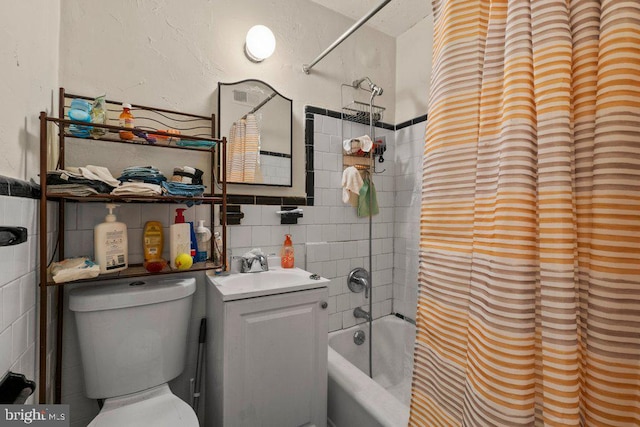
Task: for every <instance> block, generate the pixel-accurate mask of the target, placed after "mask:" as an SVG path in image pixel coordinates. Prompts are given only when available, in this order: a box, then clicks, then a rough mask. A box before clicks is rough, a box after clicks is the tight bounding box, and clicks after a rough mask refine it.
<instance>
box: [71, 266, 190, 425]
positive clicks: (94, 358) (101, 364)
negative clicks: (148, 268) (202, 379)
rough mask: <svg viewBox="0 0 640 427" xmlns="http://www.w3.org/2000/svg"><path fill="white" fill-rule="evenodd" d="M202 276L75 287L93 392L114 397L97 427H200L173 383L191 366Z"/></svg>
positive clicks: (108, 398) (85, 367)
mask: <svg viewBox="0 0 640 427" xmlns="http://www.w3.org/2000/svg"><path fill="white" fill-rule="evenodd" d="M195 289H196V281H195V279H194V278H192V277H189V278H180V279H162V278H152V279H149V278H146V277H145V278H142V279H141V280H135V279H130V280H128V281H118V282H113V283H108V284H91V285H89V286H83V287H78V288H76V289H73V290H72V291H71V292H69V309H70V310H71V311H73V312H74V313H75V321H76V327H77V330H78V339H79V342H80V354H81V356H82V366H83V370H84V379H85V386H86V395H87V397H89V398H92V399H106V400H105V402H104V406H103V407H102V410H101V411H100V413H99V414H98V415H97V416H96V417H95V418H94V419H93V420H92V421H91V423H90V424H89V426H90V427H98V426H100V427H125V426H140V427H145V426H154V427H158V426H167V427H169V426H170V427H176V426H181V427H192V426H193V427H197V426H198V418H197V417H196V414H195V412H194V411H193V409H192V408H191V407H190V406H189V405H187V404H186V403H185V402H184V401H183V400H181V399H180V398H178V397H177V396H175V395H174V394H173V393H171V390H170V389H169V386H168V385H167V382H168V381H170V380H172V379H173V378H175V377H177V376H178V375H180V373H181V372H182V369H183V367H184V365H185V355H186V348H187V331H188V326H189V320H190V317H191V303H192V299H193V293H194V292H195Z"/></svg>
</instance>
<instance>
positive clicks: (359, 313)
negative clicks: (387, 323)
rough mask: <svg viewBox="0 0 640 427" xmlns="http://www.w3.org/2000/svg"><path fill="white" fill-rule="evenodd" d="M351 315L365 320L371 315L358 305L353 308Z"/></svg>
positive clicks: (368, 319)
mask: <svg viewBox="0 0 640 427" xmlns="http://www.w3.org/2000/svg"><path fill="white" fill-rule="evenodd" d="M353 315H354V317H355V318H356V319H365V320H366V321H368V322H369V321H371V315H370V314H369V312H368V311H364V310H363V309H362V308H360V307H356V308H354V309H353Z"/></svg>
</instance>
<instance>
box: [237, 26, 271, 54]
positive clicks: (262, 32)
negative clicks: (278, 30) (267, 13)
mask: <svg viewBox="0 0 640 427" xmlns="http://www.w3.org/2000/svg"><path fill="white" fill-rule="evenodd" d="M275 50H276V38H275V37H274V35H273V32H271V30H270V29H269V28H267V27H265V26H264V25H255V26H253V27H251V29H249V31H248V32H247V38H246V40H245V43H244V54H245V55H246V56H247V58H249V60H250V61H253V62H262V61H264V60H265V59H267V58H268V57H270V56H271V55H272V54H273V52H274V51H275Z"/></svg>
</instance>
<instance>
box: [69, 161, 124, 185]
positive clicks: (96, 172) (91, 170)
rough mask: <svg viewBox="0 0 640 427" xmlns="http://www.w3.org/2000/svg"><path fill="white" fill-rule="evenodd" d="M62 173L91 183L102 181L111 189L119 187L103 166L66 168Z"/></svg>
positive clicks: (117, 182)
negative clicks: (88, 180) (91, 181)
mask: <svg viewBox="0 0 640 427" xmlns="http://www.w3.org/2000/svg"><path fill="white" fill-rule="evenodd" d="M64 172H65V173H66V174H68V175H70V176H73V177H74V178H85V179H91V180H93V181H102V182H104V183H107V184H109V185H110V186H112V187H117V186H118V185H120V181H118V180H117V179H115V178H114V177H113V175H111V172H109V169H107V168H105V167H103V166H92V165H88V166H85V167H74V166H67V167H66V168H65V169H64Z"/></svg>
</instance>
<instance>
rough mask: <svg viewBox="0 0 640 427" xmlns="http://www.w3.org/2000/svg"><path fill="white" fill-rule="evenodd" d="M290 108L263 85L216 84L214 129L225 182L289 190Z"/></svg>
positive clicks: (286, 99)
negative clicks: (223, 142) (223, 153)
mask: <svg viewBox="0 0 640 427" xmlns="http://www.w3.org/2000/svg"><path fill="white" fill-rule="evenodd" d="M291 115H292V107H291V100H290V99H289V98H285V97H284V96H282V95H281V94H280V93H278V92H277V91H276V90H275V89H273V88H272V87H271V86H269V85H268V84H267V83H265V82H262V81H259V80H243V81H241V82H236V83H218V129H219V133H220V137H223V136H224V137H226V138H227V141H228V143H227V182H229V183H242V184H255V185H273V186H286V187H291V185H292V181H291V176H292V172H291V170H292V164H291V162H292V156H291V154H292V118H291Z"/></svg>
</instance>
